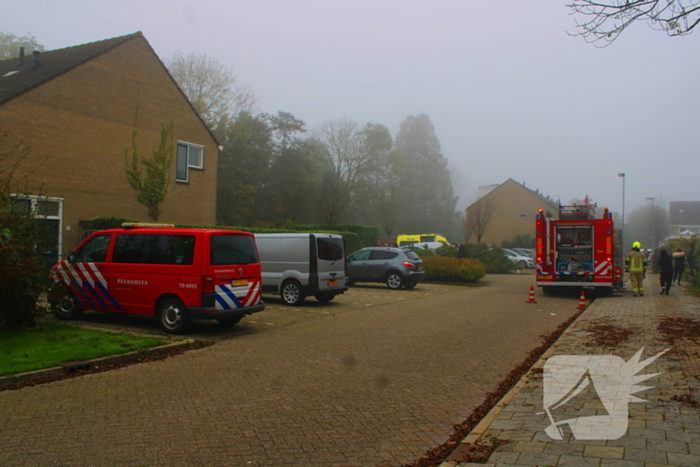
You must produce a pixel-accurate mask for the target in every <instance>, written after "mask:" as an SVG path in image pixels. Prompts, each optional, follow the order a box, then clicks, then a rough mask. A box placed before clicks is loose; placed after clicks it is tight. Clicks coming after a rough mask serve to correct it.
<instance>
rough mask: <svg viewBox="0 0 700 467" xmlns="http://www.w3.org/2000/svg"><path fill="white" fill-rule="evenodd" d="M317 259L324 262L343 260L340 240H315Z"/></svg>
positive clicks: (341, 240) (341, 241)
mask: <svg viewBox="0 0 700 467" xmlns="http://www.w3.org/2000/svg"><path fill="white" fill-rule="evenodd" d="M316 245H317V246H318V259H322V260H326V261H338V260H341V259H343V239H342V238H337V237H336V238H317V239H316Z"/></svg>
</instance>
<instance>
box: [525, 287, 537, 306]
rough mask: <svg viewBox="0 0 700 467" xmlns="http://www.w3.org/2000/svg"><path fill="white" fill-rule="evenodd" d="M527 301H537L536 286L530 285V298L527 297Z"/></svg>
mask: <svg viewBox="0 0 700 467" xmlns="http://www.w3.org/2000/svg"><path fill="white" fill-rule="evenodd" d="M527 303H537V302H536V301H535V286H534V285H531V286H530V298H528V299H527Z"/></svg>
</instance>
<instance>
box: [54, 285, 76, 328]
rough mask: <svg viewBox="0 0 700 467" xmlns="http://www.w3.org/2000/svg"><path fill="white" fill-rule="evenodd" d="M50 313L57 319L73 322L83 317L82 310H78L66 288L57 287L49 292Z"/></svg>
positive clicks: (71, 294) (73, 298) (71, 293)
mask: <svg viewBox="0 0 700 467" xmlns="http://www.w3.org/2000/svg"><path fill="white" fill-rule="evenodd" d="M49 304H50V305H51V311H52V312H53V314H54V315H55V316H56V318H58V319H65V320H73V319H78V318H80V317H81V316H82V315H83V311H84V310H83V309H82V308H78V305H76V303H75V296H74V295H73V292H71V290H70V289H69V288H68V287H59V288H57V289H55V290H52V291H51V294H50V297H49Z"/></svg>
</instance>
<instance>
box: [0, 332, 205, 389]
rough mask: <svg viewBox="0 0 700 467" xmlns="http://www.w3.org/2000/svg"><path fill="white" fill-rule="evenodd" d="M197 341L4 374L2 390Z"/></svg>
mask: <svg viewBox="0 0 700 467" xmlns="http://www.w3.org/2000/svg"><path fill="white" fill-rule="evenodd" d="M194 342H195V341H194V340H193V339H186V340H183V341H179V342H176V343H172V344H165V345H161V346H158V347H151V348H149V349H139V350H134V351H132V352H128V353H124V354H120V355H109V356H107V357H100V358H94V359H92V360H85V361H79V362H66V363H64V364H63V365H62V366H55V367H52V368H46V369H43V370H37V371H28V372H26V373H19V374H16V375H10V376H3V377H0V391H2V390H4V389H7V388H10V387H12V386H14V385H16V384H19V383H23V382H25V381H29V380H32V379H36V378H45V377H48V376H55V375H64V374H66V375H70V374H72V373H75V372H76V371H81V370H84V369H90V368H94V367H100V366H106V365H114V364H115V363H127V362H132V361H135V360H138V359H139V358H141V357H144V356H147V355H159V354H162V353H167V352H170V351H172V350H177V349H180V348H185V347H188V346H190V345H191V344H192V343H194Z"/></svg>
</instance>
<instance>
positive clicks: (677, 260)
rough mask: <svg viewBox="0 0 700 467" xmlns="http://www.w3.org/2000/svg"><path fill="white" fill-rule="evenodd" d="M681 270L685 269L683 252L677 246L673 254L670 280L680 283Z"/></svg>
mask: <svg viewBox="0 0 700 467" xmlns="http://www.w3.org/2000/svg"><path fill="white" fill-rule="evenodd" d="M683 271H685V253H683V250H681V249H680V248H678V249H677V250H676V252H675V253H674V254H673V280H672V281H671V282H676V281H677V282H678V285H681V279H682V278H683Z"/></svg>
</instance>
